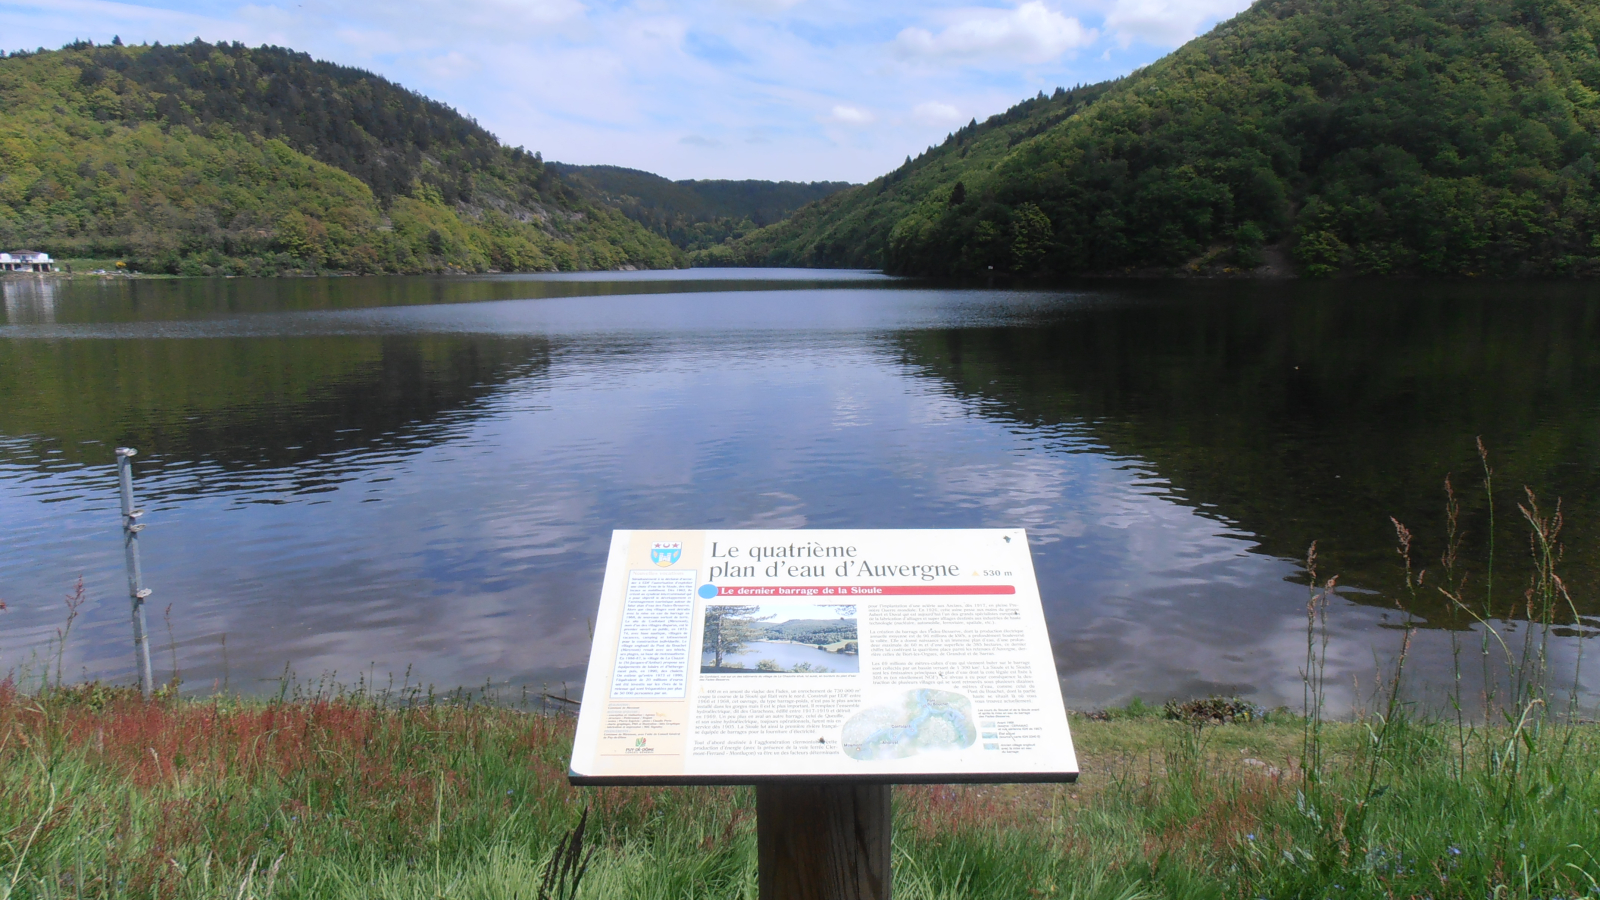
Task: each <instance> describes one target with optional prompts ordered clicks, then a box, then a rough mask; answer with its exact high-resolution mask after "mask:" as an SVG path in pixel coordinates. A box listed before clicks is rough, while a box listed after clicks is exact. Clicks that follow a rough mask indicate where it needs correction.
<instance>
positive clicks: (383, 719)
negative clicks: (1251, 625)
mask: <svg viewBox="0 0 1600 900" xmlns="http://www.w3.org/2000/svg"><path fill="white" fill-rule="evenodd" d="M1315 724H1316V723H1315V722H1308V721H1307V720H1303V719H1300V718H1298V717H1293V716H1288V715H1281V716H1276V717H1268V719H1267V720H1266V721H1260V720H1257V721H1252V722H1248V723H1242V724H1228V725H1200V724H1193V723H1184V722H1177V721H1168V720H1165V719H1163V718H1161V717H1160V713H1159V712H1157V711H1154V710H1152V709H1150V708H1135V709H1134V710H1132V711H1131V712H1127V711H1124V712H1123V713H1122V714H1120V715H1115V716H1113V717H1112V718H1110V719H1109V720H1103V721H1101V720H1090V719H1087V718H1083V717H1075V718H1074V721H1073V728H1074V733H1075V736H1076V741H1077V744H1078V749H1079V752H1080V760H1081V764H1082V768H1083V772H1084V776H1083V779H1082V781H1081V782H1080V783H1079V784H1078V785H1075V786H992V787H990V786H972V787H926V788H924V787H903V788H897V789H896V793H895V815H896V832H895V857H894V860H895V894H896V896H897V897H901V898H920V897H941V898H942V897H951V898H954V897H974V898H977V897H982V898H1012V897H1015V898H1019V900H1022V898H1037V897H1075V898H1084V900H1087V898H1107V900H1111V898H1116V900H1132V898H1136V897H1145V896H1150V897H1157V896H1160V897H1168V896H1170V897H1242V898H1254V897H1357V896H1361V897H1365V896H1371V897H1401V896H1403V897H1432V898H1446V897H1471V898H1474V900H1481V898H1486V897H1488V898H1500V897H1526V898H1534V897H1538V898H1556V897H1565V898H1576V897H1591V896H1600V883H1597V879H1600V862H1597V860H1596V857H1595V855H1594V854H1595V852H1596V851H1595V849H1594V848H1596V847H1597V846H1600V776H1597V774H1596V773H1597V772H1600V728H1597V727H1596V726H1594V725H1553V724H1545V725H1537V726H1532V727H1528V728H1525V729H1523V730H1521V731H1518V730H1517V729H1516V728H1515V727H1513V726H1507V727H1505V728H1498V729H1489V730H1484V729H1468V731H1467V732H1458V731H1457V730H1456V726H1455V724H1454V723H1450V724H1448V725H1447V724H1422V723H1416V722H1412V721H1410V720H1408V719H1406V718H1405V716H1404V715H1399V716H1394V717H1393V718H1392V719H1391V720H1390V724H1389V727H1387V728H1384V727H1382V726H1381V724H1380V723H1377V722H1376V721H1367V722H1355V723H1325V724H1322V725H1321V726H1320V729H1313V728H1312V727H1311V726H1313V725H1315ZM571 735H572V720H571V719H570V718H568V717H561V716H550V715H542V714H533V713H524V712H519V711H514V710H509V709H504V708H496V707H492V706H473V705H462V704H443V703H436V704H432V705H420V706H411V707H395V706H393V705H389V704H384V703H380V702H377V701H375V700H374V699H373V698H371V697H368V696H363V695H354V696H343V697H335V698H302V699H288V700H276V701H264V700H254V701H251V700H236V699H224V698H217V699H212V700H207V701H174V700H167V701H156V702H153V703H145V702H142V701H140V700H139V699H137V697H136V696H131V695H130V694H129V693H128V692H126V691H121V692H119V691H113V690H108V689H105V688H98V687H80V688H68V689H57V690H53V691H50V692H47V693H45V694H44V695H33V696H29V695H23V694H19V693H18V692H17V691H15V690H13V689H11V688H10V687H9V686H7V687H5V688H4V689H0V898H6V897H8V896H9V897H10V898H21V897H28V898H34V897H39V898H45V897H185V898H186V897H217V896H227V897H233V898H243V897H256V898H266V897H275V898H290V897H319V898H322V897H346V896H348V897H383V898H387V897H395V898H401V897H406V898H410V897H424V896H426V897H462V898H476V897H482V898H508V900H509V898H512V897H523V898H533V897H536V896H538V891H537V888H538V884H539V882H540V877H541V873H542V870H543V865H544V862H545V860H546V859H547V858H548V856H549V855H550V853H551V850H552V848H553V847H554V846H555V844H556V843H557V841H558V840H560V838H561V836H562V835H563V834H565V833H566V832H567V831H568V830H569V829H571V828H572V827H573V826H574V825H575V824H576V823H577V821H578V820H579V817H580V815H581V812H582V810H583V809H585V808H587V809H589V810H590V822H589V828H588V834H587V836H586V843H587V845H588V846H590V847H593V848H594V856H593V862H592V865H591V867H590V870H589V872H588V874H587V876H586V877H585V878H584V880H583V883H582V892H581V894H580V896H584V897H595V898H599V897H608V898H613V897H663V898H665V897H672V898H682V897H752V898H753V897H754V893H755V870H754V808H753V804H754V798H753V795H752V793H751V792H750V791H749V790H747V789H737V788H696V789H674V788H660V789H643V788H640V789H619V788H605V789H582V790H579V789H574V788H571V787H569V786H568V785H567V784H566V780H565V777H564V776H565V770H566V761H567V753H568V749H569V746H570V741H571ZM1379 735H1382V740H1378V736H1379ZM1308 737H1314V741H1311V742H1308ZM1308 749H1310V750H1312V751H1313V753H1312V754H1310V755H1308ZM1319 760H1320V761H1319ZM1308 762H1309V763H1310V764H1311V765H1312V766H1313V767H1314V768H1312V769H1309V770H1308V768H1307V764H1308Z"/></svg>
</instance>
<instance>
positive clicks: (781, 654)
mask: <svg viewBox="0 0 1600 900" xmlns="http://www.w3.org/2000/svg"><path fill="white" fill-rule="evenodd" d="M768 659H770V660H772V661H773V662H775V663H777V664H778V665H780V666H782V667H783V668H785V669H792V668H794V667H795V666H796V665H798V664H800V663H810V664H811V666H812V668H815V669H827V670H828V671H830V672H858V671H860V669H861V667H860V665H858V663H857V660H859V659H860V657H858V656H856V655H854V654H842V653H829V652H828V651H826V650H818V649H817V648H816V647H815V646H812V645H809V644H791V643H789V642H787V641H752V642H751V643H750V644H747V645H746V646H745V648H744V650H743V651H741V652H739V653H733V654H729V655H727V656H724V657H723V665H724V666H727V665H728V664H730V663H737V664H739V665H741V666H744V667H745V668H746V669H754V668H755V667H756V664H757V663H760V662H761V661H762V660H768ZM715 661H716V656H715V654H705V655H703V656H702V657H701V659H700V663H701V665H707V666H709V665H711V664H712V663H714V662H715Z"/></svg>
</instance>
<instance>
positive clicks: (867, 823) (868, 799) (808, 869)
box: [756, 782, 894, 900]
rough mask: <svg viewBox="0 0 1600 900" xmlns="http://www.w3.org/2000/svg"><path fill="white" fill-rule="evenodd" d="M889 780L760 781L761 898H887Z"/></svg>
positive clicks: (890, 821) (758, 844)
mask: <svg viewBox="0 0 1600 900" xmlns="http://www.w3.org/2000/svg"><path fill="white" fill-rule="evenodd" d="M889 797H890V786H889V785H887V784H855V783H833V784H811V783H782V782H779V783H769V784H760V785H757V786H756V855H757V860H758V871H759V876H758V879H759V884H760V898H761V900H889V895H890V889H891V883H890V878H889V847H890V839H891V837H892V834H893V831H892V829H893V821H894V818H893V813H892V810H891V807H890V800H889Z"/></svg>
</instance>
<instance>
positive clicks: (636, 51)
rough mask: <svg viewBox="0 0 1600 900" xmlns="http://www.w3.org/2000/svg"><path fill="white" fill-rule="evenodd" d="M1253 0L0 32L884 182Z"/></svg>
mask: <svg viewBox="0 0 1600 900" xmlns="http://www.w3.org/2000/svg"><path fill="white" fill-rule="evenodd" d="M1248 5H1249V0H1022V2H1015V0H1002V2H994V3H986V4H974V3H969V2H961V0H955V2H951V0H877V2H860V0H856V2H846V0H682V2H667V0H384V2H371V0H368V2H358V0H253V2H236V0H163V2H155V3H138V2H113V0H0V48H4V49H8V50H19V49H29V50H31V49H36V48H38V47H45V48H55V47H59V46H61V45H63V44H66V43H68V42H70V41H73V40H79V39H86V40H92V41H95V42H96V43H101V42H109V41H110V40H111V39H112V38H113V36H117V37H121V38H122V40H123V42H124V43H148V42H155V41H160V42H161V43H166V44H171V43H183V42H187V41H189V40H192V39H194V38H196V37H199V38H203V39H205V40H208V41H241V42H243V43H245V44H249V45H251V46H255V45H259V44H263V43H266V44H276V45H279V46H284V47H291V48H293V49H296V50H303V51H305V52H308V53H310V54H311V55H312V56H315V57H318V58H320V59H326V60H330V61H333V62H337V63H342V64H344V65H349V66H357V67H360V68H363V69H368V70H371V71H373V72H376V73H378V74H379V75H382V76H384V77H386V78H389V79H390V80H392V81H396V82H398V83H400V84H402V85H404V86H406V87H407V88H410V89H412V90H415V91H418V92H420V93H422V94H424V95H426V96H429V97H432V98H434V99H436V100H441V101H443V102H445V103H448V104H450V105H451V106H453V107H455V108H456V109H458V110H460V111H461V112H462V113H465V114H467V115H469V116H472V117H473V118H475V119H477V120H478V122H479V123H481V124H483V125H484V126H485V127H487V128H489V129H490V130H491V131H493V132H494V133H495V134H496V135H498V136H499V137H500V139H501V140H502V141H504V142H506V143H508V144H511V145H514V146H515V145H520V146H523V147H526V148H527V149H528V150H529V151H530V152H531V151H535V150H537V151H539V152H541V153H543V154H544V157H545V159H549V160H559V161H561V162H567V163H576V164H609V165H618V166H627V167H629V168H635V169H643V170H645V171H650V172H656V173H659V174H661V175H665V176H667V177H669V178H674V179H682V178H764V179H772V180H789V181H852V182H864V181H868V180H871V179H872V178H875V177H877V176H878V175H881V174H883V173H885V172H887V171H890V170H892V169H894V168H895V167H896V166H898V165H900V163H901V162H903V161H904V159H905V157H906V156H907V155H913V156H914V155H916V154H917V153H919V152H921V151H922V150H923V149H925V148H926V147H928V146H930V145H933V144H937V143H939V142H940V141H942V140H943V139H944V137H945V135H946V134H947V133H948V132H950V131H952V130H954V129H955V128H957V127H960V126H961V125H963V124H965V123H966V122H967V121H968V120H970V119H972V118H977V119H979V120H980V121H981V120H982V119H984V118H986V117H988V116H990V115H993V114H995V113H999V112H1003V111H1004V110H1005V109H1007V108H1008V107H1010V106H1012V105H1014V104H1016V103H1017V102H1019V101H1021V100H1023V99H1025V98H1027V97H1030V96H1032V95H1034V94H1036V93H1037V92H1039V91H1041V90H1042V91H1045V92H1047V93H1048V92H1050V91H1053V90H1054V89H1055V88H1056V87H1057V86H1063V87H1071V86H1073V85H1075V84H1090V83H1094V82H1097V81H1102V80H1105V79H1107V78H1115V77H1117V76H1120V75H1125V74H1127V73H1128V72H1131V71H1133V70H1134V69H1137V68H1139V67H1140V66H1144V65H1147V64H1149V63H1151V62H1153V61H1155V60H1156V59H1159V58H1160V57H1161V56H1163V55H1165V54H1166V53H1168V52H1170V51H1171V50H1172V49H1173V48H1175V47H1177V46H1179V45H1180V44H1182V43H1183V42H1185V41H1187V40H1188V39H1189V38H1191V37H1194V36H1195V35H1196V34H1199V33H1202V32H1204V31H1206V30H1207V29H1209V28H1210V27H1211V26H1212V25H1214V24H1215V23H1216V22H1218V21H1221V20H1223V19H1226V18H1229V17H1231V16H1232V15H1234V14H1235V13H1237V12H1239V11H1241V10H1243V9H1244V8H1245V7H1247V6H1248Z"/></svg>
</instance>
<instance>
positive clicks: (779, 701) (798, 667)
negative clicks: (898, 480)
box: [570, 529, 1078, 784]
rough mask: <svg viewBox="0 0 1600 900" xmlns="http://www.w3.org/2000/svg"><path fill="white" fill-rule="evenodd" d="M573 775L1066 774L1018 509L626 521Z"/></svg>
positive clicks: (619, 780) (964, 777)
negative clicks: (772, 527) (860, 525)
mask: <svg viewBox="0 0 1600 900" xmlns="http://www.w3.org/2000/svg"><path fill="white" fill-rule="evenodd" d="M583 697H584V699H583V706H582V709H581V711H580V712H579V715H578V732H577V737H576V740H575V741H574V744H573V753H572V768H571V773H570V777H571V780H572V782H573V783H574V784H748V783H755V782H761V781H806V780H811V781H852V780H855V781H869V782H896V783H902V782H956V781H977V782H983V781H993V782H1001V781H1071V780H1073V779H1075V778H1076V777H1077V774H1078V762H1077V757H1076V756H1075V755H1074V753H1073V750H1072V736H1071V734H1070V733H1069V731H1068V729H1067V717H1066V710H1065V709H1064V708H1063V706H1062V703H1061V688H1060V684H1059V682H1058V681H1057V679H1056V668H1055V660H1054V657H1053V656H1052V654H1051V651H1050V637H1049V634H1048V633H1047V632H1046V630H1045V623H1044V611H1043V610H1042V609H1041V607H1040V605H1039V588H1038V584H1037V583H1036V582H1035V581H1034V576H1033V559H1032V557H1031V556H1030V555H1029V552H1028V536H1027V533H1026V532H1024V531H1023V530H1022V529H970V530H941V531H618V532H614V533H613V534H612V538H611V555H610V557H609V559H608V561H607V564H606V576H605V586H604V587H603V588H602V589H601V596H600V614H599V617H598V620H597V622H596V625H595V633H594V648H593V651H592V652H591V654H590V657H589V675H588V680H587V681H586V683H585V685H584V692H583Z"/></svg>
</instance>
